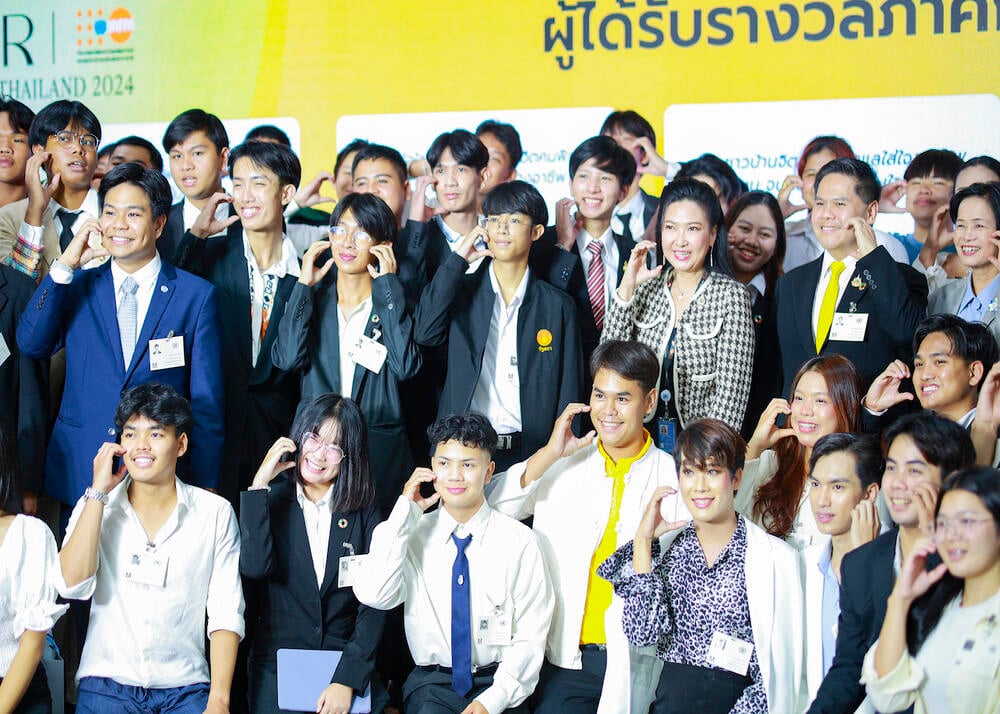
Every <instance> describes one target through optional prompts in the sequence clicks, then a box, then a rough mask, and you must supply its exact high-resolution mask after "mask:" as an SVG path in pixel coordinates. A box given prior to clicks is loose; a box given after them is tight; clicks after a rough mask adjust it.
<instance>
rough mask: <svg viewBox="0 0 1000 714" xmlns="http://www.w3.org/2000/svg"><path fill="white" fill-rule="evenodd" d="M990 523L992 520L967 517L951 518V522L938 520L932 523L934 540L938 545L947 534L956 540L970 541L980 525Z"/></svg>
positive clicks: (944, 519)
mask: <svg viewBox="0 0 1000 714" xmlns="http://www.w3.org/2000/svg"><path fill="white" fill-rule="evenodd" d="M992 522H993V519H992V518H969V517H968V516H962V517H961V518H953V519H951V520H948V519H947V518H938V519H937V520H936V521H934V540H935V541H936V542H938V543H940V542H941V541H943V540H944V539H945V538H947V537H948V535H949V534H954V536H955V537H956V538H959V539H961V540H971V539H972V537H973V536H974V535H975V533H976V530H977V528H978V526H979V525H980V524H981V523H992Z"/></svg>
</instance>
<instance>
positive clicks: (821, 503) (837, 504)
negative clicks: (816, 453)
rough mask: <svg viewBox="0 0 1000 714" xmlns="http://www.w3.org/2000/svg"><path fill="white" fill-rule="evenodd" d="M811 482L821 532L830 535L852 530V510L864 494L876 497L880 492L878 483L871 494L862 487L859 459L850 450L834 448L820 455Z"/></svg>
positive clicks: (812, 499) (811, 498)
mask: <svg viewBox="0 0 1000 714" xmlns="http://www.w3.org/2000/svg"><path fill="white" fill-rule="evenodd" d="M808 483H809V505H810V506H812V511H813V515H814V516H815V517H816V526H817V528H818V529H819V532H820V533H823V534H825V535H830V536H837V535H843V534H844V533H847V532H848V531H850V530H851V511H852V510H853V509H854V507H855V506H856V505H858V503H860V502H861V500H862V499H863V498H866V497H870V498H874V497H875V494H877V493H878V487H877V486H875V487H874V488H873V489H872V493H870V494H866V493H865V492H864V490H863V489H862V488H861V479H859V478H858V471H857V462H856V461H855V458H854V455H853V454H851V452H849V451H834V452H832V453H829V454H827V455H826V456H823V457H822V458H820V459H819V460H818V461H817V462H816V467H815V468H814V469H813V471H812V473H811V474H810V475H809V482H808ZM873 486H874V484H873Z"/></svg>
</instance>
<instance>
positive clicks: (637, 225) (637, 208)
mask: <svg viewBox="0 0 1000 714" xmlns="http://www.w3.org/2000/svg"><path fill="white" fill-rule="evenodd" d="M645 198H646V194H645V193H644V192H643V191H642V190H641V189H640V190H639V191H637V192H636V194H635V195H634V196H632V198H631V199H629V202H628V203H626V204H625V205H624V206H615V212H614V214H613V215H612V216H611V230H612V231H614V232H615V233H617V234H618V235H620V236H627V235H631V236H632V243H633V244H635V243H638V242H639V241H641V240H642V237H643V234H645V232H646V222H645V220H644V218H645V211H646V200H645ZM626 215H628V232H626V231H625V220H624V219H625V216H626Z"/></svg>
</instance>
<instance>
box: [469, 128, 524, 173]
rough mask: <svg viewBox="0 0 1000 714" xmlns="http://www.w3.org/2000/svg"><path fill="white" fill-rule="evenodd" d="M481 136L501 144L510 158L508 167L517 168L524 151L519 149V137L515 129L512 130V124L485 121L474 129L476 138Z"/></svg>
mask: <svg viewBox="0 0 1000 714" xmlns="http://www.w3.org/2000/svg"><path fill="white" fill-rule="evenodd" d="M483 134H490V135H492V136H495V137H496V139H497V141H499V142H500V143H501V144H503V148H505V149H507V155H508V156H510V167H511V168H514V167H516V166H517V164H518V162H519V161H520V160H521V156H522V155H523V154H524V150H523V149H522V148H521V135H520V134H518V133H517V129H515V128H514V125H513V124H504V123H503V122H502V121H497V120H496V119H487V120H486V121H484V122H483V123H482V124H480V125H479V126H477V127H476V136H482V135H483Z"/></svg>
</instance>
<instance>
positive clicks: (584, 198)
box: [569, 158, 628, 237]
mask: <svg viewBox="0 0 1000 714" xmlns="http://www.w3.org/2000/svg"><path fill="white" fill-rule="evenodd" d="M569 190H570V195H571V196H572V197H573V200H574V201H576V206H577V210H578V211H579V215H580V216H581V217H583V218H589V219H594V220H609V219H610V218H611V214H612V213H613V212H614V210H615V206H617V205H618V202H619V201H621V200H622V199H623V198H625V193H626V192H627V191H628V186H625V187H624V188H623V187H622V185H621V181H619V180H618V177H617V176H615V175H614V174H613V173H609V172H608V171H604V170H603V169H601V168H599V167H598V166H597V159H596V158H590V159H587V160H586V161H584V162H583V163H582V164H580V166H578V167H577V169H576V173H575V174H573V178H572V179H570V183H569ZM595 237H597V236H595Z"/></svg>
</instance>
